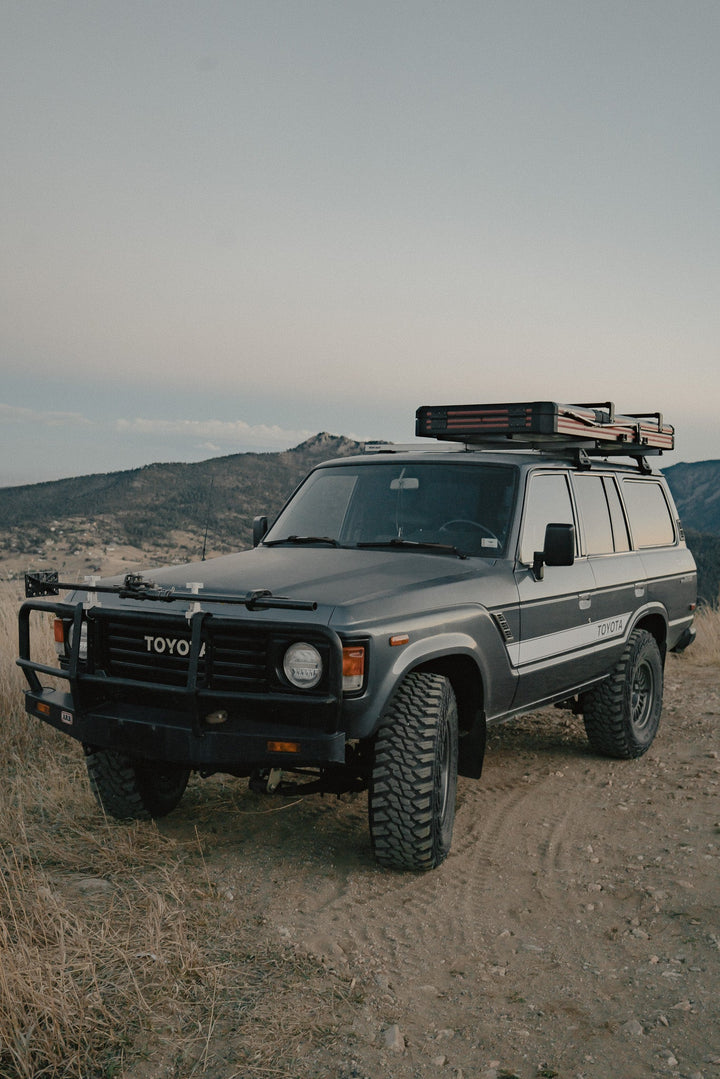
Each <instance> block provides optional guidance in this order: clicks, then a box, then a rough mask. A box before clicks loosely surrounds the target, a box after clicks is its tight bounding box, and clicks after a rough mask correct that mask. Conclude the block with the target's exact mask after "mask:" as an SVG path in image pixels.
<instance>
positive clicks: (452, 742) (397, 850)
mask: <svg viewBox="0 0 720 1079" xmlns="http://www.w3.org/2000/svg"><path fill="white" fill-rule="evenodd" d="M457 765H458V714H457V704H456V701H455V694H454V692H453V689H452V686H451V685H450V682H449V680H448V679H447V678H445V677H443V676H442V675H439V674H423V673H414V674H409V675H408V676H407V677H406V679H405V681H404V682H403V683H402V684H401V686H400V688H399V689H398V691H397V693H396V694H395V697H394V698H393V700H392V702H391V703H390V705H389V707H388V709H387V711H386V713H385V716H384V717H383V723H382V726H381V727H380V730H379V731H378V734H377V738H376V740H375V756H374V762H373V769H372V777H371V781H370V792H369V799H368V806H369V815H370V837H371V840H372V845H373V850H374V853H375V857H376V859H377V861H378V862H379V863H380V864H381V865H385V866H389V867H391V868H395V869H415V870H426V869H434V868H435V867H436V866H438V865H440V863H441V862H443V861H444V860H445V858H446V857H447V854H448V852H449V850H450V844H451V842H452V832H453V824H454V821H455V795H456V792H457V774H458V767H457Z"/></svg>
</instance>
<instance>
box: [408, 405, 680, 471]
mask: <svg viewBox="0 0 720 1079" xmlns="http://www.w3.org/2000/svg"><path fill="white" fill-rule="evenodd" d="M415 434H416V435H424V436H425V437H428V438H441V439H444V440H446V441H454V442H464V443H466V444H468V445H473V446H481V445H493V446H496V447H497V446H498V445H499V444H501V445H503V446H505V447H506V448H507V447H508V443H512V444H513V445H514V446H515V447H517V448H520V447H524V448H529V449H536V450H546V451H548V450H550V451H553V452H558V451H562V450H563V449H571V450H578V451H583V453H584V454H592V455H597V456H601V457H607V456H610V455H612V454H617V455H620V456H623V457H635V458H637V459H638V463H639V465H640V467H641V468H643V469H644V467H645V466H644V463H643V462H642V458H644V457H645V456H646V455H649V454H652V455H655V454H660V453H662V452H663V451H664V450H672V449H673V447H674V444H675V430H674V428H673V427H671V426H670V424H665V423H663V417H662V413H660V412H631V413H629V414H628V415H624V416H620V415H617V413H616V412H615V406H614V404H613V403H612V402H611V401H605V402H603V403H602V404H582V405H561V404H558V403H557V402H555V401H530V402H513V403H510V404H491V405H423V406H422V407H421V408H419V409H418V410H417V412H416V413H415Z"/></svg>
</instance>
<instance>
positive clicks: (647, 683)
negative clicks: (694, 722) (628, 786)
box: [582, 629, 663, 760]
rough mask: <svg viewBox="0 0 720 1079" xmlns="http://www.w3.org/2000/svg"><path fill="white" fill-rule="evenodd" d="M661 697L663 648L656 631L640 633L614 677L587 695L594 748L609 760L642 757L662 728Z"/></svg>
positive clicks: (586, 710)
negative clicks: (659, 644) (654, 632)
mask: <svg viewBox="0 0 720 1079" xmlns="http://www.w3.org/2000/svg"><path fill="white" fill-rule="evenodd" d="M662 699H663V663H662V657H661V655H660V649H659V648H658V644H657V641H656V640H655V638H654V637H653V635H652V634H651V633H648V632H647V630H644V629H636V630H634V631H633V632H632V633H631V634H630V637H629V638H628V643H627V645H626V646H625V651H624V652H623V654H622V656H621V657H620V659H619V661H618V663H617V665H616V666H615V669H614V670H613V672H612V674H611V675H610V677H609V678H608V679H607V680H606V681H605V682H602V683H601V684H600V685H599V686H598V687H597V688H596V689H593V690H591V691H590V692H589V693H586V694H584V696H583V699H582V708H583V719H584V721H585V731H586V733H587V736H588V740H589V742H590V745H591V746H592V748H593V749H595V750H597V751H598V752H599V753H603V754H605V755H606V756H608V757H620V758H624V759H625V760H630V759H632V758H633V757H642V755H643V753H646V752H647V750H648V749H649V748H650V746H651V745H652V742H653V739H654V738H655V735H656V733H657V729H658V727H659V725H660V713H661V711H662Z"/></svg>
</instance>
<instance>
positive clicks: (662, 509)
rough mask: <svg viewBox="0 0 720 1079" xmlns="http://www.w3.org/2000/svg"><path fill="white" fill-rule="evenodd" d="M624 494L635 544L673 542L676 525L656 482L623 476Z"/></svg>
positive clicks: (657, 545)
mask: <svg viewBox="0 0 720 1079" xmlns="http://www.w3.org/2000/svg"><path fill="white" fill-rule="evenodd" d="M623 496H624V498H625V505H626V506H627V510H628V517H629V518H630V531H631V532H632V537H633V545H634V546H635V547H664V546H667V545H669V544H673V543H675V526H674V525H673V520H672V517H671V515H670V509H669V507H668V504H667V501H666V500H665V495H664V493H663V489H662V486H661V485H660V484H659V483H656V482H654V481H652V480H631V479H629V478H628V479H624V480H623Z"/></svg>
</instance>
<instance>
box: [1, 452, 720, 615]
mask: <svg viewBox="0 0 720 1079" xmlns="http://www.w3.org/2000/svg"><path fill="white" fill-rule="evenodd" d="M363 445H364V444H363V443H361V442H356V441H354V440H353V439H350V438H347V437H346V436H344V435H332V434H329V433H328V432H326V431H320V432H318V433H317V434H316V435H312V436H311V437H310V438H308V439H306V440H305V441H304V442H301V443H300V444H299V445H297V446H294V447H292V448H290V449H287V450H281V451H278V452H263V453H258V452H245V453H236V454H228V455H226V456H223V457H211V458H208V459H207V460H204V461H197V462H193V463H184V462H154V463H151V464H148V465H144V466H142V467H140V468H134V469H126V470H123V471H118V472H103V473H88V474H86V475H84V476H74V477H69V478H67V479H60V480H48V481H44V482H41V483H33V484H22V485H19V486H15V487H4V488H0V550H4V551H5V553H6V554H7V553H12V554H14V555H16V556H18V555H22V554H25V553H27V554H29V555H31V556H33V557H37V556H39V555H47V554H48V553H49V549H51V548H52V545H53V541H52V537H53V536H57V535H64V536H65V538H66V540H67V539H68V538H69V537H70V536H76V537H77V542H76V545H77V546H78V547H82V546H83V545H84V544H88V543H90V542H91V543H92V544H93V545H98V544H99V545H101V546H102V545H105V546H107V545H110V544H113V545H115V544H117V545H122V544H127V545H131V546H134V547H136V548H139V549H143V550H146V551H153V553H154V554H162V553H164V552H167V554H168V556H170V555H171V556H172V557H177V558H183V559H184V558H185V557H194V556H195V554H196V552H197V551H199V550H200V549H201V548H202V547H204V545H205V538H207V539H209V543H210V548H211V549H212V550H213V551H214V552H215V553H221V552H223V551H228V550H237V549H241V548H242V547H247V546H250V545H251V542H252V520H253V517H254V516H256V515H257V514H261V513H263V514H267V515H268V516H269V517H271V518H272V517H273V516H275V514H276V513H277V512H278V511H279V510H280V508H281V507H282V505H283V504H284V503H285V501H286V500H287V498H288V497H289V496H290V494H291V493H292V492H293V490H294V489H295V487H296V486H297V484H298V483H299V482H300V481H301V480H302V479H303V477H304V476H305V475H306V473H307V472H308V471H309V470H310V469H311V468H312V467H313V466H314V465H315V464H317V463H318V462H319V461H321V460H327V459H329V458H331V457H343V456H347V455H348V454H352V453H358V452H360V451H362V449H363ZM663 471H664V474H665V476H666V478H667V481H668V484H669V486H670V489H671V491H672V494H673V498H674V499H675V502H676V505H677V507H678V512H679V514H680V517H681V520H682V521H683V525H684V527H685V529H686V532H687V538H688V546H689V547H690V549H691V550H692V551H693V553H694V554H695V557H696V560H697V562H698V579H699V592H700V595H701V597H702V598H703V600H704V601H705V602H709V603H712V604H714V603H716V602H717V599H718V593H719V592H720V460H709V461H699V462H694V463H690V464H688V463H685V462H682V463H680V464H677V465H672V466H671V467H669V468H667V469H664V470H663Z"/></svg>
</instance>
